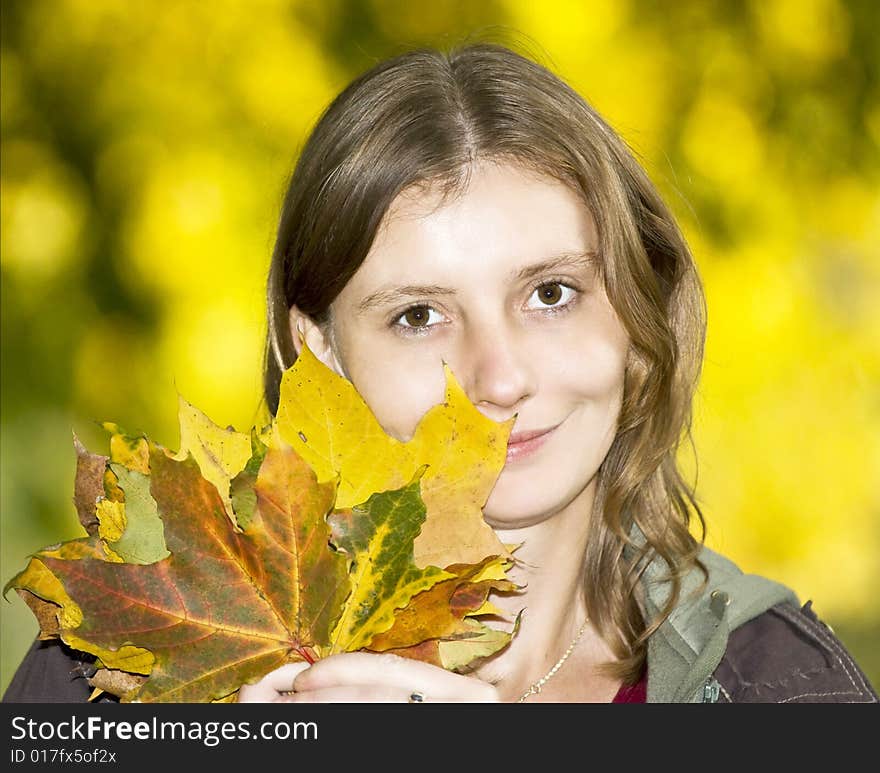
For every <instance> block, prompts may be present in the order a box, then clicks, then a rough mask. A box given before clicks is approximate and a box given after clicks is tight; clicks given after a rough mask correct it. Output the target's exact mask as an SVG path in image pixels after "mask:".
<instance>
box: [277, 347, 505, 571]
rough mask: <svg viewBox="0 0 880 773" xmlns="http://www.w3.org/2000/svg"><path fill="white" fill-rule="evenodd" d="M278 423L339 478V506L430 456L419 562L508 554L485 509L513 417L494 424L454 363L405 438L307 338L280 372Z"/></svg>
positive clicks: (323, 471) (320, 468)
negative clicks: (440, 396)
mask: <svg viewBox="0 0 880 773" xmlns="http://www.w3.org/2000/svg"><path fill="white" fill-rule="evenodd" d="M277 426H278V430H279V432H280V433H281V436H282V437H283V438H284V440H285V441H287V442H288V443H289V444H290V445H292V446H293V447H294V448H295V449H296V451H297V453H299V454H300V455H301V456H302V457H303V459H305V460H306V461H307V462H308V463H309V464H310V465H311V467H312V468H313V469H314V470H315V472H316V473H317V474H318V479H319V480H329V479H331V478H336V477H338V479H339V490H338V492H337V508H339V509H345V508H349V507H353V506H354V505H357V504H359V503H361V502H364V501H365V500H366V499H367V497H369V496H370V495H371V494H372V493H374V492H376V491H387V490H389V489H396V488H400V487H401V486H404V485H405V484H406V483H407V482H408V481H410V480H412V478H413V476H414V475H415V474H416V471H417V470H418V469H419V468H420V467H422V466H423V465H427V469H426V471H425V474H424V476H423V478H422V481H421V496H422V499H423V500H424V502H425V505H426V507H427V512H428V516H427V519H426V522H425V524H424V526H423V528H422V530H421V533H420V534H419V536H418V538H417V539H416V543H415V549H414V555H415V561H416V563H417V564H418V565H419V566H426V565H428V564H432V565H435V566H447V565H449V564H456V563H477V562H479V561H482V560H483V558H485V557H486V556H490V555H508V556H509V555H510V549H509V548H508V547H507V546H506V545H503V544H502V543H501V542H500V540H499V539H498V536H497V534H495V532H494V531H493V530H492V529H491V528H490V527H489V526H488V525H487V524H486V522H485V520H484V519H483V511H482V508H483V506H484V505H485V503H486V499H487V498H488V495H489V492H490V491H491V490H492V486H493V485H494V484H495V480H496V479H497V477H498V473H499V471H500V470H501V468H502V466H503V465H504V461H505V458H506V455H507V438H508V436H509V434H510V430H511V428H512V426H513V419H511V420H509V421H507V422H504V423H497V422H494V421H492V420H490V419H488V418H487V417H485V416H483V414H482V413H480V412H479V411H478V410H477V408H476V407H475V406H474V405H473V403H471V402H470V400H469V399H468V397H467V395H466V394H465V393H464V390H462V388H461V387H460V386H459V385H458V383H457V382H456V380H455V378H454V376H453V375H452V372H451V370H449V368H448V367H447V368H446V399H445V401H444V402H443V403H441V404H440V405H437V406H435V407H434V408H432V409H431V410H429V411H428V412H427V413H426V414H425V416H423V417H422V420H421V421H420V422H419V424H418V426H417V427H416V430H415V433H414V434H413V437H412V438H411V439H410V440H409V441H407V442H403V441H399V440H397V439H395V438H393V437H391V436H389V435H387V434H386V433H385V431H384V430H383V429H382V427H381V426H380V424H379V422H378V421H377V419H376V417H375V416H374V415H373V413H372V412H371V411H370V409H369V408H368V407H367V405H366V403H364V401H363V399H362V398H361V396H360V395H359V394H358V393H357V391H356V390H355V388H354V387H353V386H352V384H351V382H349V381H348V380H346V379H344V378H342V377H341V376H338V375H337V374H335V373H334V372H333V371H331V370H330V369H329V368H326V367H324V366H323V365H322V364H319V363H318V360H317V358H316V357H315V356H314V354H312V353H311V351H310V350H309V349H308V347H307V346H303V348H302V352H301V353H300V356H299V357H298V358H297V360H296V362H295V363H294V364H293V366H292V367H291V368H289V369H288V370H287V371H285V373H284V374H283V376H282V379H281V389H280V399H279V403H278V413H277Z"/></svg>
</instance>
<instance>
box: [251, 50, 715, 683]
mask: <svg viewBox="0 0 880 773" xmlns="http://www.w3.org/2000/svg"><path fill="white" fill-rule="evenodd" d="M482 159H491V160H495V161H499V160H501V161H507V162H510V163H515V164H518V165H521V166H523V167H526V168H528V169H530V170H533V171H537V172H540V173H542V174H544V175H547V176H550V177H553V178H555V179H557V180H560V181H562V182H563V183H565V184H567V185H568V186H569V187H570V188H571V189H572V190H573V191H575V192H576V193H577V194H578V195H579V196H581V197H582V199H583V201H584V203H585V205H586V206H587V207H588V208H589V210H590V212H591V213H592V216H593V219H594V221H595V223H596V225H597V227H598V233H599V246H600V264H601V269H600V270H601V272H602V277H603V281H604V285H605V289H606V292H607V294H608V298H609V300H610V302H611V304H612V306H613V307H614V309H615V310H616V312H617V314H618V316H619V318H620V320H621V322H622V323H623V325H624V326H625V328H626V329H627V331H628V333H629V336H630V340H631V350H630V354H629V360H628V364H627V371H626V377H625V383H624V398H623V406H622V409H621V415H620V420H619V427H618V431H617V435H616V437H615V440H614V442H613V444H612V446H611V449H610V451H609V453H608V455H607V457H606V459H605V460H604V462H603V464H602V466H601V469H600V471H599V482H598V489H597V491H598V493H597V496H596V500H595V506H594V513H593V517H592V518H591V520H590V529H591V533H590V535H589V546H588V549H587V554H586V556H585V566H584V572H585V575H584V580H585V581H584V592H585V594H586V603H587V607H588V609H589V612H590V616H591V619H592V622H593V624H594V625H595V626H596V627H597V629H598V630H599V631H600V632H601V634H602V636H603V637H604V638H605V640H606V641H607V642H608V644H609V646H610V647H611V648H612V650H613V652H614V653H615V656H616V657H617V659H618V660H617V662H616V663H615V664H612V665H611V667H610V668H611V670H612V671H613V672H614V673H616V674H618V675H619V676H622V677H623V678H624V679H626V680H631V679H632V678H634V677H635V676H636V675H637V674H638V673H639V672H640V670H641V668H642V666H643V664H644V660H645V657H646V652H647V639H648V637H649V636H650V634H651V633H652V632H653V631H654V630H656V628H657V627H658V626H659V625H660V624H661V623H662V622H663V620H664V619H665V618H666V617H667V616H668V614H669V613H670V612H671V610H672V609H673V608H674V605H675V604H676V602H677V600H678V597H679V595H680V579H681V577H682V576H683V575H684V573H686V572H687V571H689V570H690V569H691V568H693V567H694V566H695V565H699V561H698V559H697V554H698V551H699V547H700V542H701V540H702V537H703V534H702V533H701V535H700V538H699V540H698V539H697V538H696V537H694V536H693V534H692V526H693V525H694V519H696V520H697V521H698V524H699V527H700V529H701V532H704V531H705V524H704V521H703V516H702V513H701V512H700V508H699V506H698V505H697V503H696V500H695V498H694V495H693V491H692V490H691V489H690V488H689V486H688V485H687V484H686V482H685V481H684V479H683V477H682V476H681V474H680V473H679V468H678V465H677V460H676V455H677V451H678V448H679V445H680V443H681V442H682V441H683V440H684V439H685V438H686V437H687V436H689V433H690V417H691V402H692V397H693V393H694V389H695V387H696V383H697V380H698V377H699V372H700V366H701V362H702V356H703V344H704V335H705V308H704V300H703V294H702V288H701V284H700V280H699V277H698V274H697V272H696V269H695V266H694V262H693V259H692V256H691V253H690V251H689V249H688V246H687V244H686V242H685V239H684V238H683V236H682V234H681V232H680V230H679V228H678V226H677V224H676V222H675V220H674V218H673V216H672V214H671V213H670V211H669V210H668V209H667V207H666V205H665V204H664V202H663V201H662V199H661V197H660V195H659V194H658V192H657V191H656V189H655V187H654V186H653V184H652V183H651V181H650V180H649V178H648V176H647V174H646V173H645V171H644V170H643V169H642V167H641V166H640V164H639V163H638V162H637V161H636V160H635V158H634V157H633V155H632V153H631V152H630V150H629V149H628V148H627V146H626V145H625V144H624V142H623V141H622V140H621V139H620V138H619V137H618V136H617V134H616V133H615V132H614V130H613V129H612V128H611V127H610V126H609V125H608V124H607V123H606V122H605V121H604V120H603V119H602V118H601V117H600V116H599V115H598V114H597V112H596V111H595V110H594V109H593V108H592V107H591V106H590V105H589V104H587V102H586V101H585V100H584V99H583V97H581V96H580V95H579V94H578V93H577V92H575V91H574V90H573V89H572V88H571V87H570V86H568V85H567V84H566V83H565V81H564V80H562V79H561V78H560V77H558V76H557V75H555V74H554V73H553V72H552V71H551V70H550V69H549V68H548V67H547V66H544V65H542V64H540V63H538V62H537V61H535V60H534V59H532V58H530V57H529V56H526V55H524V54H521V53H518V52H517V51H515V50H513V49H512V48H510V47H509V46H506V45H501V44H498V43H493V42H476V43H468V44H462V45H459V46H456V47H453V48H451V49H450V50H448V51H442V50H437V49H424V48H423V49H417V50H412V51H409V52H406V53H403V54H399V55H397V56H394V57H392V58H390V59H387V60H385V61H382V62H380V63H379V64H378V65H376V66H374V67H373V68H372V69H370V70H369V71H367V72H366V73H364V74H362V75H361V76H360V77H358V78H356V79H355V80H354V81H352V82H351V83H350V84H349V85H348V86H347V87H346V88H345V89H344V90H343V91H342V92H341V93H340V94H339V95H338V96H337V97H336V98H335V99H334V100H333V101H332V102H331V103H330V105H329V106H328V107H327V109H326V110H325V111H324V113H323V114H322V115H321V117H320V119H319V120H318V122H317V124H316V126H315V127H314V129H313V131H312V132H311V134H310V135H309V137H308V139H307V141H306V144H305V145H304V147H303V149H302V152H301V154H300V156H299V160H298V162H297V164H296V166H295V168H294V171H293V175H292V177H291V179H290V182H289V185H288V188H287V192H286V196H285V199H284V203H283V207H282V210H281V217H280V223H279V227H278V236H277V241H276V244H275V249H274V254H273V256H272V263H271V267H270V271H269V278H268V337H267V343H266V355H265V379H264V392H265V401H266V405H267V407H268V409H269V411H271V413H272V414H274V413H275V411H276V410H277V406H278V391H279V384H280V379H281V374H282V372H283V370H284V369H286V368H287V367H289V366H290V365H292V364H293V362H294V360H295V358H296V352H295V350H294V347H293V341H292V339H291V333H290V326H289V317H288V312H289V309H290V308H291V306H293V305H294V304H295V305H296V306H297V307H298V308H299V309H300V310H301V311H302V312H304V313H305V314H308V315H309V316H310V317H311V318H312V319H313V320H314V321H315V322H317V323H318V324H323V323H325V322H326V320H327V318H328V309H329V307H330V304H331V303H332V301H333V300H334V299H335V298H336V296H337V294H338V293H339V292H340V291H341V290H342V288H343V287H344V286H345V284H346V283H347V282H348V280H349V279H350V278H351V277H352V275H353V274H354V273H355V272H356V271H357V269H358V267H359V266H360V265H361V263H362V261H363V260H364V258H365V257H366V255H367V253H368V251H369V249H370V246H371V244H372V242H373V239H374V237H375V235H376V232H377V229H378V227H379V224H380V222H381V221H382V219H383V217H384V215H385V213H386V210H387V209H388V207H389V205H390V204H391V202H392V201H393V200H394V199H395V198H396V197H397V196H398V195H399V194H400V193H401V192H402V191H404V190H405V189H407V188H410V187H411V186H416V185H423V186H431V187H432V188H436V186H441V189H442V190H443V191H444V192H445V194H446V195H447V196H452V195H455V193H456V192H458V191H460V190H462V189H463V187H464V186H466V184H467V179H468V175H469V173H470V171H471V170H472V168H473V165H474V162H475V161H477V160H482ZM652 561H659V562H661V564H662V566H663V567H664V568H665V569H666V570H667V571H668V577H669V582H670V588H671V593H670V595H669V601H668V604H667V605H666V607H665V608H664V609H663V610H661V612H660V615H659V616H658V617H656V618H655V619H646V616H645V614H644V606H643V603H642V602H643V600H642V598H641V596H640V594H641V583H640V577H641V574H642V572H643V571H644V569H645V567H646V566H647V565H648V564H649V563H650V562H652Z"/></svg>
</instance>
